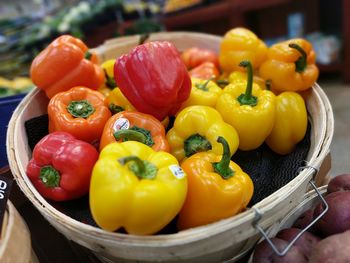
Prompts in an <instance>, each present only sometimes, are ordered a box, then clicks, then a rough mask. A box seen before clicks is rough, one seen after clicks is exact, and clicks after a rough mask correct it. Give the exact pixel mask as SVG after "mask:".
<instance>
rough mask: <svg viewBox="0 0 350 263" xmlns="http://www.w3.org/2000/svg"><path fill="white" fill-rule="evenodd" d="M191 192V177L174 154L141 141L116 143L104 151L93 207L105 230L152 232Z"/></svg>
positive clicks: (95, 174)
mask: <svg viewBox="0 0 350 263" xmlns="http://www.w3.org/2000/svg"><path fill="white" fill-rule="evenodd" d="M186 193H187V176H186V174H185V173H184V172H183V170H182V169H181V167H180V166H179V165H178V162H177V160H176V159H175V157H174V156H172V155H171V154H169V153H167V152H156V151H154V150H153V149H152V148H150V147H148V146H147V145H145V144H143V143H140V142H136V141H126V142H123V143H117V142H116V143H111V144H109V145H107V146H106V147H105V148H104V149H103V150H102V152H101V153H100V157H99V160H98V161H97V163H96V164H95V166H94V169H93V171H92V177H91V183H90V209H91V213H92V216H93V218H94V220H95V222H96V223H97V224H98V225H99V226H100V227H101V228H103V229H105V230H109V231H116V230H118V229H119V228H121V227H124V229H125V230H126V231H127V232H128V233H130V234H137V235H148V234H154V233H156V232H158V231H159V230H161V229H162V228H163V227H164V226H166V225H167V224H168V223H169V222H170V221H171V220H172V219H173V218H174V217H175V216H176V215H177V214H178V212H179V211H180V209H181V207H182V205H183V203H184V201H185V198H186Z"/></svg>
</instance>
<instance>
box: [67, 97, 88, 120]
mask: <svg viewBox="0 0 350 263" xmlns="http://www.w3.org/2000/svg"><path fill="white" fill-rule="evenodd" d="M67 111H68V112H69V113H70V114H71V115H72V116H73V117H75V118H84V119H86V118H88V117H89V116H90V115H92V114H93V113H94V112H95V108H94V107H93V106H92V105H91V104H90V103H89V102H88V101H87V100H73V101H71V102H70V103H69V105H68V107H67Z"/></svg>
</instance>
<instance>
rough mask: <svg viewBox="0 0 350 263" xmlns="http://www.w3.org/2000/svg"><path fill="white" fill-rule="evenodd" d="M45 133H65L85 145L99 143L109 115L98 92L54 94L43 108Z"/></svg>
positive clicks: (82, 90) (82, 89)
mask: <svg viewBox="0 0 350 263" xmlns="http://www.w3.org/2000/svg"><path fill="white" fill-rule="evenodd" d="M47 113H48V115H49V132H50V133H51V132H54V131H65V132H68V133H70V134H72V135H73V136H74V137H75V138H77V139H79V140H83V141H87V142H90V143H92V142H96V141H99V140H100V138H101V135H102V132H103V128H104V126H105V124H106V122H107V120H108V119H109V118H110V117H111V112H110V111H109V109H108V107H107V106H106V105H105V97H104V96H103V95H102V94H101V93H100V92H98V91H95V90H91V89H88V88H85V87H74V88H72V89H70V90H68V91H65V92H60V93H58V94H56V95H55V96H54V97H53V98H52V99H51V100H50V102H49V105H48V107H47Z"/></svg>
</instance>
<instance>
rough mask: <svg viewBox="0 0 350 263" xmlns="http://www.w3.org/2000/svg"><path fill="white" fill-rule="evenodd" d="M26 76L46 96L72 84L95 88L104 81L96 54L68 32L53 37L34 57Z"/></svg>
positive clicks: (67, 88) (63, 89)
mask: <svg viewBox="0 0 350 263" xmlns="http://www.w3.org/2000/svg"><path fill="white" fill-rule="evenodd" d="M30 77H31V79H32V81H33V83H34V84H35V85H36V86H37V87H38V88H40V89H42V90H44V91H45V93H46V95H47V96H48V97H49V98H52V97H53V96H54V95H55V94H57V93H59V92H61V91H67V90H69V89H70V88H73V87H76V86H84V87H87V88H90V89H95V90H96V89H98V88H99V87H100V86H101V85H102V84H103V83H104V81H105V76H104V72H103V70H102V68H101V67H100V66H99V65H98V64H97V57H96V55H94V54H92V53H90V52H89V50H88V47H87V46H86V45H85V44H84V43H83V42H82V41H81V40H80V39H78V38H74V37H72V36H69V35H63V36H60V37H58V38H56V39H55V40H54V41H53V42H52V43H51V44H50V45H48V46H47V47H46V48H45V49H44V50H43V51H41V52H40V54H39V55H37V56H36V57H35V58H34V60H33V62H32V65H31V68H30Z"/></svg>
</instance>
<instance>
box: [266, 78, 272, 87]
mask: <svg viewBox="0 0 350 263" xmlns="http://www.w3.org/2000/svg"><path fill="white" fill-rule="evenodd" d="M265 86H266V90H271V86H272V81H271V79H268V80H266V81H265Z"/></svg>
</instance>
